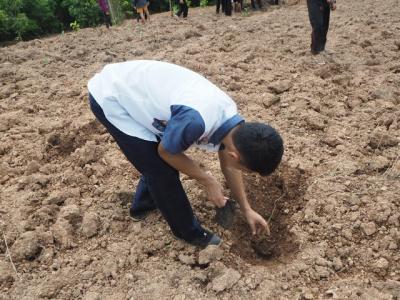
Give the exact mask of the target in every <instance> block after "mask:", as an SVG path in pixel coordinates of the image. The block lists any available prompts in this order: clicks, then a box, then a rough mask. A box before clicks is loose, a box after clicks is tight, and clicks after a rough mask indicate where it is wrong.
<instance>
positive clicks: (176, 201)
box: [89, 95, 205, 242]
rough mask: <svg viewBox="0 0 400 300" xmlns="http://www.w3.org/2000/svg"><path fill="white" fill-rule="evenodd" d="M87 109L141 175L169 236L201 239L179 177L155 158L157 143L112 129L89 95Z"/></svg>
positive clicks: (188, 239) (203, 231)
mask: <svg viewBox="0 0 400 300" xmlns="http://www.w3.org/2000/svg"><path fill="white" fill-rule="evenodd" d="M89 100H90V106H91V109H92V111H93V113H94V114H95V116H96V117H97V119H98V120H99V121H100V122H101V123H102V124H103V125H104V126H105V127H106V128H107V130H108V132H109V133H110V134H111V135H112V136H113V138H114V139H115V141H116V142H117V144H118V146H119V147H120V148H121V150H122V152H123V153H124V154H125V156H126V157H127V158H128V160H129V161H130V162H131V163H132V164H133V165H134V166H135V168H136V169H137V170H138V171H139V172H140V173H141V174H143V175H144V177H145V178H146V184H147V188H148V191H149V193H150V195H151V197H152V199H154V201H155V202H156V205H157V207H158V208H159V209H160V211H161V213H162V215H163V217H164V218H165V220H166V221H167V223H168V225H169V226H170V228H171V230H172V232H173V233H174V234H175V235H176V236H177V237H179V238H182V239H184V240H186V241H188V242H190V241H193V240H194V239H197V238H200V237H202V236H204V233H205V230H204V229H203V228H202V227H201V226H200V224H199V223H198V221H197V219H196V218H195V217H194V214H193V211H192V208H191V206H190V203H189V200H188V198H187V196H186V193H185V191H184V189H183V187H182V183H181V181H180V178H179V173H178V171H176V170H175V169H173V168H172V167H171V166H169V165H168V164H167V163H166V162H164V161H163V160H162V159H161V157H160V156H159V155H158V150H157V147H158V143H156V142H149V141H145V140H141V139H139V138H136V137H132V136H128V135H126V134H125V133H123V132H121V131H120V130H119V129H117V128H116V127H115V126H113V125H112V124H111V123H110V122H109V121H108V120H107V119H106V118H105V116H104V112H103V110H102V109H101V107H100V106H99V105H98V103H97V102H96V101H95V100H94V98H93V97H92V96H91V95H90V96H89Z"/></svg>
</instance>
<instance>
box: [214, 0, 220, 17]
mask: <svg viewBox="0 0 400 300" xmlns="http://www.w3.org/2000/svg"><path fill="white" fill-rule="evenodd" d="M220 7H221V0H217V3H216V8H215V10H216V12H217V14H219V8H220Z"/></svg>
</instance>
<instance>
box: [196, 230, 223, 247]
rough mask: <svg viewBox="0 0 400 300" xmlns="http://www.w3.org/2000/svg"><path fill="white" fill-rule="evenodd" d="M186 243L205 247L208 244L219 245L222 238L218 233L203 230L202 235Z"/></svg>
mask: <svg viewBox="0 0 400 300" xmlns="http://www.w3.org/2000/svg"><path fill="white" fill-rule="evenodd" d="M188 243H189V244H191V245H193V246H196V247H201V248H205V247H207V246H209V245H214V246H219V245H221V243H222V240H221V238H220V237H219V236H218V235H216V234H214V233H212V232H210V231H208V230H204V232H203V235H202V236H200V237H197V238H195V239H194V240H192V241H190V242H188Z"/></svg>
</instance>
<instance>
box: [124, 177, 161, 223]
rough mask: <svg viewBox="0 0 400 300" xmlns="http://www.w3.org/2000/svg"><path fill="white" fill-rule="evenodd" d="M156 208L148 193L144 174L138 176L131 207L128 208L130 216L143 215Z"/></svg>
mask: <svg viewBox="0 0 400 300" xmlns="http://www.w3.org/2000/svg"><path fill="white" fill-rule="evenodd" d="M156 208H157V205H156V203H155V202H154V200H153V198H152V197H151V195H150V192H149V189H148V187H147V184H146V179H145V178H144V176H141V177H140V180H139V183H138V185H137V187H136V192H135V195H134V197H133V199H132V204H131V208H130V210H129V212H130V215H131V216H133V217H134V216H138V217H139V216H140V215H142V216H145V215H146V214H147V213H148V212H149V211H152V210H154V209H156Z"/></svg>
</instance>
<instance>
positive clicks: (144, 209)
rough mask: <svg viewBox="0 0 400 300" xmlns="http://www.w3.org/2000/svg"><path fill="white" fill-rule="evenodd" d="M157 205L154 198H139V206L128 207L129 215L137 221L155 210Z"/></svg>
mask: <svg viewBox="0 0 400 300" xmlns="http://www.w3.org/2000/svg"><path fill="white" fill-rule="evenodd" d="M156 209H157V206H156V204H155V203H154V200H153V199H152V198H151V197H150V196H148V197H145V198H143V199H141V200H140V205H139V207H136V208H135V209H133V208H132V206H131V208H130V209H129V215H130V217H131V218H132V220H133V221H135V222H139V221H142V220H144V219H145V218H146V217H147V216H148V215H149V214H150V213H151V212H152V211H154V210H156Z"/></svg>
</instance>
